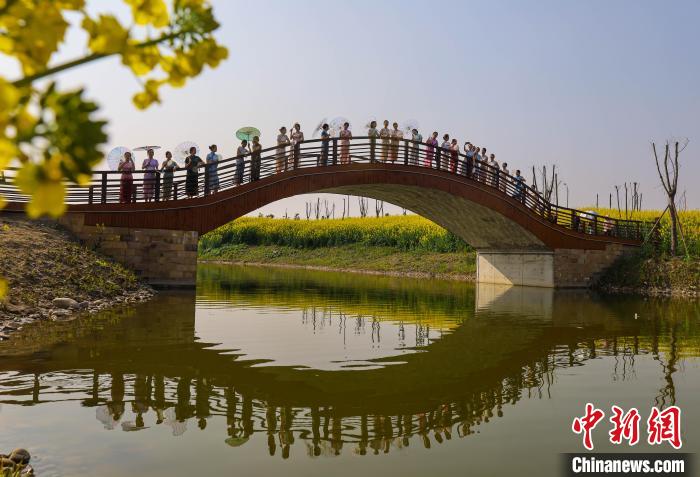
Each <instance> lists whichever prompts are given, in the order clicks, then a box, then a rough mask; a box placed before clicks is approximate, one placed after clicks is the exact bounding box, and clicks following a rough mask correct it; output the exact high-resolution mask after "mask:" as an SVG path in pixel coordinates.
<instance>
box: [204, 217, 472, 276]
mask: <svg viewBox="0 0 700 477" xmlns="http://www.w3.org/2000/svg"><path fill="white" fill-rule="evenodd" d="M199 255H200V258H201V259H205V260H223V261H233V262H242V263H262V264H271V265H293V266H305V267H313V268H319V269H333V270H355V271H368V272H379V273H398V274H407V275H416V276H420V275H424V276H440V277H444V278H460V279H470V278H473V276H474V273H475V252H474V251H473V250H472V249H471V247H469V246H468V245H467V244H466V243H464V241H463V240H461V239H460V238H459V237H457V236H455V235H454V234H452V233H450V232H448V231H446V230H445V229H443V228H442V227H440V226H438V225H436V224H434V223H432V222H430V221H429V220H426V219H424V218H422V217H418V216H395V217H380V218H364V219H360V218H352V219H344V220H341V219H335V220H333V219H331V220H319V221H307V220H283V219H268V218H250V217H244V218H241V219H238V220H235V221H233V222H231V223H229V224H226V225H224V226H223V227H220V228H219V229H217V230H214V231H212V232H210V233H208V234H206V235H204V236H203V237H202V239H201V240H200V246H199Z"/></svg>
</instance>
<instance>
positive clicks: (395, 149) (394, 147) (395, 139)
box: [389, 123, 403, 164]
mask: <svg viewBox="0 0 700 477" xmlns="http://www.w3.org/2000/svg"><path fill="white" fill-rule="evenodd" d="M393 127H394V130H393V131H391V156H390V157H389V159H390V160H391V162H392V164H393V163H394V162H396V159H397V158H398V157H399V144H400V143H401V139H403V131H401V130H400V129H399V123H394V124H393Z"/></svg>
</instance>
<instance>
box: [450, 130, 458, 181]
mask: <svg viewBox="0 0 700 477" xmlns="http://www.w3.org/2000/svg"><path fill="white" fill-rule="evenodd" d="M458 164H459V144H458V143H457V138H452V142H451V143H450V171H451V172H452V173H453V174H456V173H457V166H458Z"/></svg>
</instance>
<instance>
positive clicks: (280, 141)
mask: <svg viewBox="0 0 700 477" xmlns="http://www.w3.org/2000/svg"><path fill="white" fill-rule="evenodd" d="M287 146H289V136H287V128H286V127H284V126H282V127H281V128H280V133H279V134H278V135H277V151H276V152H277V154H276V157H275V163H276V168H275V171H276V172H277V174H279V173H280V172H282V171H286V170H287Z"/></svg>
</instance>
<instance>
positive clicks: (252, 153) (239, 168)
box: [118, 120, 526, 203]
mask: <svg viewBox="0 0 700 477" xmlns="http://www.w3.org/2000/svg"><path fill="white" fill-rule="evenodd" d="M319 133H320V144H319V145H317V146H316V145H314V146H316V147H317V148H318V151H315V153H314V154H306V153H302V148H301V145H302V143H303V142H304V140H305V137H304V133H303V132H302V130H301V126H300V124H299V123H295V124H294V126H293V127H292V128H291V130H289V131H288V130H287V128H286V127H284V126H283V127H281V128H280V129H279V134H278V135H277V142H276V146H275V154H274V171H275V173H281V172H284V171H287V170H293V169H296V168H298V167H299V166H300V162H301V160H302V158H307V157H309V156H312V157H315V158H316V163H315V165H316V166H328V165H329V164H330V163H332V164H336V163H339V164H342V165H346V164H350V163H351V162H352V156H351V147H350V140H351V139H352V138H353V134H352V130H351V128H350V123H349V122H345V123H344V124H342V126H341V127H340V128H339V130H338V131H333V130H332V129H331V126H330V125H329V124H322V125H321V127H320V130H319ZM439 136H440V135H439V133H438V132H437V131H434V132H433V133H432V134H430V135H429V136H428V137H427V139H425V138H424V137H423V135H422V134H421V133H420V131H419V130H418V129H417V127H414V128H412V129H411V131H410V133H409V132H404V130H402V129H401V128H399V124H398V123H397V122H394V123H393V124H391V126H390V123H389V121H388V120H385V121H384V122H383V127H382V128H381V129H379V128H378V126H377V122H376V121H371V122H370V123H369V124H368V129H367V135H366V138H367V140H368V142H367V145H366V146H367V147H366V149H363V150H362V153H361V154H359V153H358V154H355V155H354V156H355V157H359V158H361V159H363V160H366V158H367V153H368V154H369V161H370V162H372V163H380V162H381V163H392V164H393V163H396V162H397V161H398V160H399V152H400V150H401V144H402V141H403V143H404V144H405V157H404V158H403V159H404V160H403V162H405V163H406V164H407V165H411V166H420V167H425V168H431V169H440V170H443V171H448V172H451V173H453V174H458V175H463V176H466V177H469V178H471V179H474V180H476V181H479V182H483V183H486V184H488V185H491V186H492V187H495V188H498V189H500V190H502V191H503V192H505V193H509V194H511V195H513V196H514V197H516V198H518V199H520V200H524V192H525V189H526V187H525V182H526V180H525V178H524V177H523V176H522V175H521V172H520V170H519V169H516V170H515V174H514V175H512V176H511V172H510V170H509V167H508V163H506V162H502V163H499V162H498V161H497V160H496V155H495V154H494V153H492V152H491V153H489V152H488V151H487V149H486V147H481V146H478V145H476V144H473V143H472V142H470V141H465V142H464V144H463V145H462V146H461V147H460V144H459V141H458V140H457V139H456V138H454V137H453V138H450V135H449V134H444V135H443V136H442V142H440V141H439ZM407 140H408V141H407ZM333 141H335V142H337V146H339V147H338V152H337V154H336V150H335V146H334V154H333V159H332V161H331V159H330V158H331V152H330V148H331V143H332V142H333ZM262 150H263V148H262V145H261V143H260V137H259V136H253V137H252V140H251V141H250V142H249V141H248V140H247V139H244V140H242V141H241V143H240V145H239V146H238V149H237V151H236V156H235V169H234V172H233V176H232V179H230V180H228V183H227V185H231V186H238V185H241V184H243V182H244V176H245V169H246V163H248V164H249V175H248V180H249V181H257V180H259V179H260V171H261V162H262V161H261V153H262ZM209 151H210V152H209V153H208V154H207V156H206V158H205V159H202V158H200V157H199V156H198V155H197V148H196V147H192V148H190V150H189V154H188V155H187V157H186V158H185V161H184V166H182V167H181V166H179V165H178V164H177V163H176V162H175V161H174V160H173V156H172V153H171V152H170V151H166V152H165V159H164V160H163V162H162V163H159V162H158V160H157V159H155V157H154V150H153V149H148V150H147V157H146V159H144V161H143V163H142V164H141V170H140V172H143V193H142V197H143V200H144V201H145V202H151V201H154V200H171V199H174V198H177V184H175V183H174V173H175V171H176V170H178V169H184V170H185V171H186V178H185V191H184V192H185V195H186V196H187V197H188V198H194V197H197V196H198V195H199V194H200V192H201V191H200V184H199V176H200V172H201V169H204V170H205V171H206V172H205V174H204V176H205V179H204V193H205V194H210V193H216V192H218V190H219V189H220V186H221V181H220V180H219V171H218V167H219V162H220V161H221V154H219V153H218V148H217V146H216V145H215V144H212V145H211V146H209ZM118 171H120V172H121V177H120V191H119V201H120V202H122V203H129V202H135V201H136V196H137V191H136V187H135V186H134V177H133V174H134V172H136V166H135V163H134V160H133V157H132V154H131V152H125V153H124V157H123V158H122V160H121V161H120V163H119V166H118ZM509 184H511V186H510V187H508V185H509Z"/></svg>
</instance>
